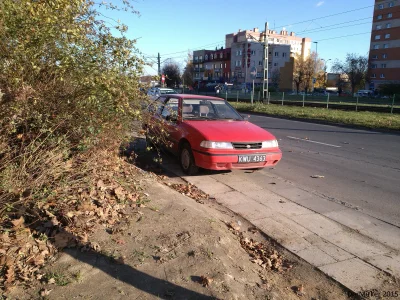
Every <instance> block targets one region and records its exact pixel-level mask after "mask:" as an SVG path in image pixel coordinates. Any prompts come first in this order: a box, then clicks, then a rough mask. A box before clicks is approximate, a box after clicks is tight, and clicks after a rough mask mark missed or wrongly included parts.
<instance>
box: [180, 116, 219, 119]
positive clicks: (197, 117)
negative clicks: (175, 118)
mask: <svg viewBox="0 0 400 300" xmlns="http://www.w3.org/2000/svg"><path fill="white" fill-rule="evenodd" d="M196 119H197V120H218V118H213V117H206V116H193V117H185V118H184V120H196Z"/></svg>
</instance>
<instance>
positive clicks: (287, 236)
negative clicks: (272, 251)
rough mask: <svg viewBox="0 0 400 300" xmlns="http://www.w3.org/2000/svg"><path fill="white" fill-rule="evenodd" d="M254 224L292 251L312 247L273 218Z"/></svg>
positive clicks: (256, 221) (260, 220)
mask: <svg viewBox="0 0 400 300" xmlns="http://www.w3.org/2000/svg"><path fill="white" fill-rule="evenodd" d="M252 223H253V224H254V225H256V226H257V227H258V228H260V229H261V230H262V231H264V232H265V233H266V234H267V235H268V236H270V237H272V238H273V239H275V240H276V241H277V242H278V243H280V244H281V245H282V246H284V247H285V248H287V249H289V250H290V251H293V252H297V251H300V250H303V249H305V248H307V247H309V246H311V244H310V243H308V242H307V241H306V240H305V239H303V238H302V237H300V236H299V235H298V234H297V233H296V232H294V231H292V230H291V229H289V228H288V227H287V226H285V225H284V224H282V223H280V222H278V221H276V220H274V219H272V218H264V219H259V220H255V221H253V222H252Z"/></svg>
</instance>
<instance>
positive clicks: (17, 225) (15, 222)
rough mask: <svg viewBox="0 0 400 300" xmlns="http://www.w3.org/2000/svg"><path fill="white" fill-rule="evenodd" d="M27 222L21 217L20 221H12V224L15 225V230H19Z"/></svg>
mask: <svg viewBox="0 0 400 300" xmlns="http://www.w3.org/2000/svg"><path fill="white" fill-rule="evenodd" d="M24 222H25V219H24V217H22V216H21V217H20V218H19V219H16V220H12V221H11V223H12V224H13V225H14V228H19V227H21V226H22V225H23V224H24Z"/></svg>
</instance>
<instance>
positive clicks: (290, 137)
mask: <svg viewBox="0 0 400 300" xmlns="http://www.w3.org/2000/svg"><path fill="white" fill-rule="evenodd" d="M287 138H289V139H292V140H300V141H305V142H310V143H314V144H321V145H325V146H329V147H335V148H342V146H336V145H332V144H327V143H321V142H316V141H312V140H307V139H301V138H297V137H294V136H287Z"/></svg>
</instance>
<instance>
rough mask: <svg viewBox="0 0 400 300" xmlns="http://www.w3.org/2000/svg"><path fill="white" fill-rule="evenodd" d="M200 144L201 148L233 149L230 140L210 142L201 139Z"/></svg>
mask: <svg viewBox="0 0 400 300" xmlns="http://www.w3.org/2000/svg"><path fill="white" fill-rule="evenodd" d="M200 146H201V147H203V148H210V149H233V146H232V143H230V142H212V141H202V142H201V143H200Z"/></svg>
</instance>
